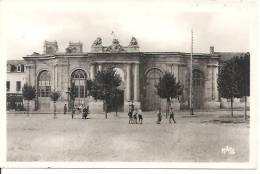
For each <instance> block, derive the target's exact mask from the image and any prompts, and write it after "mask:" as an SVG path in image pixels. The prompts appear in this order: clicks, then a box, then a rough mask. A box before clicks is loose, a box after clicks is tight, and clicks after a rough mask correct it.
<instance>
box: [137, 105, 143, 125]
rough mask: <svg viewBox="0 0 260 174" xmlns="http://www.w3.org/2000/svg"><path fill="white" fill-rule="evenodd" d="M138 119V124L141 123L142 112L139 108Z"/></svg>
mask: <svg viewBox="0 0 260 174" xmlns="http://www.w3.org/2000/svg"><path fill="white" fill-rule="evenodd" d="M138 121H139V123H140V124H143V114H142V110H141V108H140V109H139V110H138Z"/></svg>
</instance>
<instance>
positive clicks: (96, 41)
mask: <svg viewBox="0 0 260 174" xmlns="http://www.w3.org/2000/svg"><path fill="white" fill-rule="evenodd" d="M96 46H102V39H101V37H98V38H97V39H96V40H95V41H94V42H93V44H92V47H96Z"/></svg>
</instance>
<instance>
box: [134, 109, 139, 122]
mask: <svg viewBox="0 0 260 174" xmlns="http://www.w3.org/2000/svg"><path fill="white" fill-rule="evenodd" d="M137 115H138V112H137V110H136V109H135V110H134V113H133V118H134V124H137Z"/></svg>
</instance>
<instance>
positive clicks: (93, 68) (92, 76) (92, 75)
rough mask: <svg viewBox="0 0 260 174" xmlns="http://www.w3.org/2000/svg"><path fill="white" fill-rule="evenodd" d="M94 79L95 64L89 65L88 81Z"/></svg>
mask: <svg viewBox="0 0 260 174" xmlns="http://www.w3.org/2000/svg"><path fill="white" fill-rule="evenodd" d="M94 78H95V64H91V65H90V79H91V80H93V79H94Z"/></svg>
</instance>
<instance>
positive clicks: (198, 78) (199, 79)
mask: <svg viewBox="0 0 260 174" xmlns="http://www.w3.org/2000/svg"><path fill="white" fill-rule="evenodd" d="M202 86H203V74H202V72H201V71H200V70H197V69H195V70H193V87H195V88H199V87H202Z"/></svg>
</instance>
